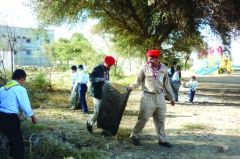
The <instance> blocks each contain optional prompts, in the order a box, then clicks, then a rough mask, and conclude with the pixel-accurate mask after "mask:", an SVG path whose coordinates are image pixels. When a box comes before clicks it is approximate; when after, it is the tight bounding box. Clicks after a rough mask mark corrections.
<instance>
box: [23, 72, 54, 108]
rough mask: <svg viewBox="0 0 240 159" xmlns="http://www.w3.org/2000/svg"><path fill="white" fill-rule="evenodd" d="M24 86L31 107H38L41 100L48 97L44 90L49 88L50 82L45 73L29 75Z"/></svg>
mask: <svg viewBox="0 0 240 159" xmlns="http://www.w3.org/2000/svg"><path fill="white" fill-rule="evenodd" d="M26 88H27V90H28V95H29V98H30V101H31V104H32V106H33V108H37V107H39V106H40V103H41V102H42V101H44V100H46V99H48V95H47V94H46V92H47V91H49V89H50V83H49V81H48V80H47V78H46V74H44V73H38V74H36V75H33V76H32V77H30V78H29V80H28V83H26Z"/></svg>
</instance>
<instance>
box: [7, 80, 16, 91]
mask: <svg viewBox="0 0 240 159" xmlns="http://www.w3.org/2000/svg"><path fill="white" fill-rule="evenodd" d="M17 85H19V83H18V82H17V81H14V80H11V81H9V82H8V83H7V84H6V85H5V86H4V87H5V89H6V90H8V89H9V88H12V87H13V86H17Z"/></svg>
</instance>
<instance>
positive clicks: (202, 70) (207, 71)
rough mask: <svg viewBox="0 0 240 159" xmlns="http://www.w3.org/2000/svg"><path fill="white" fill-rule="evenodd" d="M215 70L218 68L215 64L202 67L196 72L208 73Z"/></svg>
mask: <svg viewBox="0 0 240 159" xmlns="http://www.w3.org/2000/svg"><path fill="white" fill-rule="evenodd" d="M217 70H218V68H217V67H216V66H212V67H209V68H204V67H202V68H201V69H199V70H197V71H196V73H197V74H200V75H209V74H211V73H213V72H215V71H217Z"/></svg>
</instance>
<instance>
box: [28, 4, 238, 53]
mask: <svg viewBox="0 0 240 159" xmlns="http://www.w3.org/2000/svg"><path fill="white" fill-rule="evenodd" d="M32 4H33V7H34V9H35V11H37V15H38V19H39V20H41V21H42V22H43V23H44V24H62V23H64V22H67V23H76V22H78V21H80V20H84V19H86V18H88V17H91V18H97V19H98V20H99V23H98V25H97V30H98V31H101V32H104V33H110V34H112V35H113V36H112V39H113V41H114V42H115V43H116V44H117V45H118V46H119V47H120V48H125V49H126V48H129V51H131V48H134V49H133V50H139V53H140V54H141V53H142V52H145V51H146V50H147V49H149V48H161V47H162V44H164V43H165V42H167V41H169V38H172V39H173V40H174V39H178V38H175V37H174V36H175V35H178V36H179V35H180V36H181V37H187V36H189V35H194V36H196V35H199V37H197V39H202V38H201V36H200V34H199V29H200V28H201V27H204V26H206V25H208V26H210V28H211V29H212V30H213V31H214V32H215V33H216V34H219V35H220V36H221V37H222V40H223V43H224V44H226V45H229V37H230V33H231V30H232V29H234V28H235V29H239V24H240V23H239V22H240V16H239V14H240V11H239V8H240V7H239V6H240V1H239V0H87V1H79V0H32ZM193 39H195V37H193ZM190 47H191V46H190ZM136 48H137V49H136ZM129 51H128V52H129ZM180 51H181V50H180ZM130 53H132V54H133V53H134V54H135V53H136V52H130Z"/></svg>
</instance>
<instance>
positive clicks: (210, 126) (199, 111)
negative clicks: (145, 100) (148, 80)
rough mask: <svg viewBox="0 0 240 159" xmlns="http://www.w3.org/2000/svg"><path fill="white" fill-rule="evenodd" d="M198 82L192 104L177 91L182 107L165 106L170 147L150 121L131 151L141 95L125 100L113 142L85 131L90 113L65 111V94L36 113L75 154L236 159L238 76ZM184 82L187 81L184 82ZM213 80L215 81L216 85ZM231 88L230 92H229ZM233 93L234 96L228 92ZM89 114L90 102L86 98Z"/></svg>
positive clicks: (239, 156)
mask: <svg viewBox="0 0 240 159" xmlns="http://www.w3.org/2000/svg"><path fill="white" fill-rule="evenodd" d="M220 78H221V77H219V78H218V77H214V78H213V77H202V80H201V78H199V83H200V87H199V90H198V92H197V94H196V103H195V104H189V103H186V102H185V98H186V96H187V95H186V89H185V88H183V87H182V88H181V92H180V102H178V103H177V104H176V105H175V106H174V107H172V106H170V104H169V103H167V107H168V110H167V119H166V134H167V137H168V141H169V142H171V143H172V144H173V147H172V148H164V147H160V146H159V145H158V144H157V136H156V132H155V128H154V124H153V120H152V118H151V119H150V120H149V121H148V122H147V124H146V126H145V128H144V129H143V132H142V135H141V142H142V143H143V146H139V147H136V146H133V145H132V144H131V143H130V140H129V135H130V133H131V130H132V129H133V127H134V125H135V123H136V121H137V115H138V111H139V100H140V96H141V90H136V91H133V92H132V93H131V95H130V97H129V100H128V104H127V107H126V110H125V112H124V115H123V118H122V121H121V124H120V128H119V132H118V134H117V136H115V137H105V138H103V137H101V135H100V130H99V129H97V128H96V127H94V133H93V134H89V133H88V132H87V130H86V120H87V119H88V118H89V117H90V116H91V114H83V113H81V112H80V111H79V110H69V109H68V108H67V107H68V106H69V105H68V104H66V103H67V101H68V99H67V98H66V96H67V95H68V92H53V93H52V95H51V97H50V100H49V101H48V102H47V103H43V105H42V106H41V107H40V108H39V109H36V110H35V113H36V115H37V117H38V119H39V124H45V125H47V126H48V127H49V129H58V131H59V132H61V134H65V135H64V136H65V138H66V139H67V141H68V142H70V143H72V144H74V145H75V146H76V147H78V149H79V151H82V150H86V149H88V150H89V149H90V150H97V151H99V152H100V153H102V154H104V157H102V158H107V159H108V158H110V159H160V158H161V159H240V117H239V113H240V110H239V109H240V98H239V94H240V80H239V79H240V76H234V77H233V78H232V77H229V78H228V77H225V80H222V78H221V80H219V82H216V81H218V79H220ZM186 80H187V79H186ZM214 81H215V82H214ZM229 88H230V89H229ZM232 90H234V91H232ZM88 105H89V108H90V110H92V99H91V97H89V96H88Z"/></svg>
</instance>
